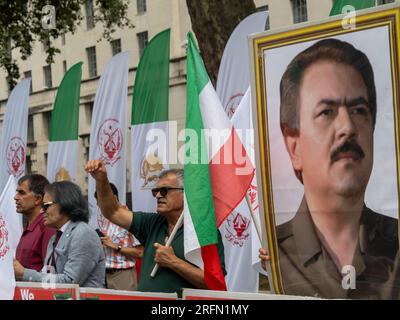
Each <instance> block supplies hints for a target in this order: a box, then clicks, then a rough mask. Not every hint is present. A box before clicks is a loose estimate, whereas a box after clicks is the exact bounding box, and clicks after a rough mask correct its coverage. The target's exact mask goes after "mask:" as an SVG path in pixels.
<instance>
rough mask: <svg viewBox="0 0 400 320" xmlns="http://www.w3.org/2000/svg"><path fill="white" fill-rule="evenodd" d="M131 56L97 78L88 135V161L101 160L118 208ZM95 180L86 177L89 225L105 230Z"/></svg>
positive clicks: (123, 172)
mask: <svg viewBox="0 0 400 320" xmlns="http://www.w3.org/2000/svg"><path fill="white" fill-rule="evenodd" d="M129 57H130V52H129V51H126V52H122V53H119V54H117V55H115V56H114V57H112V58H111V60H110V61H109V62H108V64H107V66H106V68H105V70H104V73H103V75H102V76H101V78H100V82H99V87H98V88H97V92H96V97H95V99H94V106H93V116H92V125H91V131H90V148H89V156H90V159H100V160H102V161H103V162H104V163H105V165H106V167H107V173H108V178H109V180H110V182H112V183H113V184H114V185H115V186H116V187H117V189H118V193H119V200H120V203H121V204H125V202H126V195H125V194H126V140H125V138H126V129H127V125H126V118H127V103H128V71H129ZM95 191H96V185H95V181H94V179H92V178H91V177H89V191H88V192H89V194H88V199H89V210H90V225H92V226H93V227H95V228H100V229H104V226H103V224H104V220H103V219H104V218H103V216H102V215H101V214H100V211H99V208H98V206H97V202H96V199H95V198H94V192H95Z"/></svg>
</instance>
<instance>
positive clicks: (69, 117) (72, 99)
mask: <svg viewBox="0 0 400 320" xmlns="http://www.w3.org/2000/svg"><path fill="white" fill-rule="evenodd" d="M81 76H82V62H78V63H77V64H75V65H73V66H72V67H71V68H70V69H69V70H68V71H67V72H66V73H65V75H64V78H63V79H62V81H61V84H60V86H59V87H58V90H57V96H56V101H55V103H54V108H53V111H52V113H51V121H50V134H49V136H50V137H49V140H50V141H66V140H78V126H79V97H80V91H81Z"/></svg>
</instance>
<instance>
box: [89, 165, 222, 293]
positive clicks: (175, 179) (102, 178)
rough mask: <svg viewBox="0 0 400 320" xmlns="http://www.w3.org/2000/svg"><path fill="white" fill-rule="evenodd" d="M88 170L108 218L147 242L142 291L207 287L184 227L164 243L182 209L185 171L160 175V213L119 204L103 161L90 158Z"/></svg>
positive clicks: (220, 244) (158, 206)
mask: <svg viewBox="0 0 400 320" xmlns="http://www.w3.org/2000/svg"><path fill="white" fill-rule="evenodd" d="M85 169H86V171H87V172H89V173H90V174H91V175H92V177H93V178H94V179H95V180H96V190H97V196H98V199H97V200H98V204H99V206H100V208H101V211H102V212H103V214H105V217H106V218H107V219H109V220H110V221H111V222H113V223H115V224H117V225H119V226H121V227H122V228H125V229H127V230H129V231H130V232H131V233H133V234H134V236H135V237H136V238H137V239H138V240H139V241H140V242H141V243H142V244H143V245H144V254H143V264H142V271H141V274H140V282H139V287H138V290H139V291H153V292H178V294H179V293H180V292H181V289H182V288H201V289H206V288H207V286H206V284H205V281H204V272H203V270H201V269H200V268H198V267H196V266H194V265H193V264H191V263H189V262H188V261H187V260H186V259H185V256H184V248H183V227H180V228H179V229H178V231H177V233H176V235H175V238H174V240H173V241H172V244H171V246H170V247H167V246H165V245H164V244H165V243H166V241H167V239H168V237H169V236H170V234H171V232H172V230H173V229H174V227H175V224H176V223H177V221H178V219H179V217H180V215H181V214H182V211H183V170H167V171H164V172H162V173H161V174H160V176H159V180H158V182H157V184H156V187H155V188H154V189H153V190H152V193H153V196H154V197H155V198H156V199H157V213H142V212H131V211H129V210H128V209H126V208H124V207H122V206H120V205H119V203H118V201H117V200H116V198H115V197H114V195H113V193H112V190H111V187H110V185H109V181H108V177H107V171H106V167H105V165H104V163H103V162H102V161H100V160H91V161H89V162H88V163H87V165H86V168H85ZM218 237H219V238H218V240H219V241H218V253H219V258H220V263H221V266H222V268H223V270H224V250H223V245H222V240H221V235H220V234H219V233H218ZM155 263H158V264H159V266H160V268H159V270H158V273H157V274H156V276H155V277H154V278H152V277H151V276H150V274H151V271H152V269H153V267H154V265H155Z"/></svg>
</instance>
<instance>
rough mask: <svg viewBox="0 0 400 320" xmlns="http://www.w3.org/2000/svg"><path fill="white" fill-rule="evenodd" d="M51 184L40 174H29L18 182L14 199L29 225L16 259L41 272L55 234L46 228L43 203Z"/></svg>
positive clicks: (51, 229)
mask: <svg viewBox="0 0 400 320" xmlns="http://www.w3.org/2000/svg"><path fill="white" fill-rule="evenodd" d="M48 184H49V181H48V180H47V179H46V177H44V176H42V175H40V174H28V175H25V176H23V177H22V178H20V179H19V181H18V186H17V190H16V194H15V197H14V200H15V206H16V209H17V212H18V213H21V214H22V215H24V218H25V220H26V222H27V225H26V227H25V229H24V232H23V233H22V236H21V239H20V241H19V243H18V247H17V252H16V259H17V260H18V261H19V262H20V263H21V264H22V266H24V267H25V268H28V269H33V270H36V271H40V270H41V269H42V268H43V264H44V260H45V257H46V251H47V245H48V243H49V240H50V238H51V237H52V236H53V235H54V234H55V232H56V231H55V230H54V229H53V228H48V227H45V226H44V222H43V210H42V202H43V195H44V187H45V186H47V185H48Z"/></svg>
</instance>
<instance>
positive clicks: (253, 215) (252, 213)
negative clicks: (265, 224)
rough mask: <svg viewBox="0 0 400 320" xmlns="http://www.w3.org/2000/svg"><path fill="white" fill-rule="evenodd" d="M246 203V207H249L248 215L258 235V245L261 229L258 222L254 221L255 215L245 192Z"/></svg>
mask: <svg viewBox="0 0 400 320" xmlns="http://www.w3.org/2000/svg"><path fill="white" fill-rule="evenodd" d="M246 203H247V206H248V207H249V210H250V213H251V217H252V219H253V223H254V226H255V227H256V231H257V235H258V239H259V240H260V243H262V240H261V239H262V238H261V228H260V225H259V224H258V221H257V219H256V214H255V213H254V210H253V207H252V205H251V200H250V198H249V194H248V193H247V192H246Z"/></svg>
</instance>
